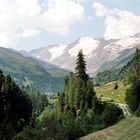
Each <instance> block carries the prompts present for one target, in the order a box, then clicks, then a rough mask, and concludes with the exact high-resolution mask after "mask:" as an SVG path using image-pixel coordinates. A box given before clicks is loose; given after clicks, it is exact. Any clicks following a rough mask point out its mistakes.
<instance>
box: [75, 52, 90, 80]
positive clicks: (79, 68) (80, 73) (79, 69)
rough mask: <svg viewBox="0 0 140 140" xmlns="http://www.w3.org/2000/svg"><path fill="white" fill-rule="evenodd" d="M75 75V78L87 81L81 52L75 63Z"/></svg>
mask: <svg viewBox="0 0 140 140" xmlns="http://www.w3.org/2000/svg"><path fill="white" fill-rule="evenodd" d="M75 74H76V76H77V77H79V78H81V79H83V80H85V81H87V80H88V75H87V74H86V62H85V60H84V55H83V52H82V50H80V51H79V53H78V55H77V62H76V67H75Z"/></svg>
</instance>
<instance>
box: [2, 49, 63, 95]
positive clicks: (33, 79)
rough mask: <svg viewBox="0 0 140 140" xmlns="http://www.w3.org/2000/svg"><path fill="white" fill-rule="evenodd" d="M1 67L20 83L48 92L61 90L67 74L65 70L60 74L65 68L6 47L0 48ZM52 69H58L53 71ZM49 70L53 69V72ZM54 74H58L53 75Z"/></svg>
mask: <svg viewBox="0 0 140 140" xmlns="http://www.w3.org/2000/svg"><path fill="white" fill-rule="evenodd" d="M0 69H2V71H3V72H4V73H5V74H6V75H8V74H10V75H11V76H12V77H13V78H14V79H15V81H16V82H17V83H19V84H20V85H24V86H26V85H30V86H31V87H32V88H34V89H37V90H41V91H46V92H57V91H61V90H62V89H63V82H64V76H65V75H66V72H65V71H64V75H62V74H61V76H59V75H60V74H59V73H63V70H61V69H59V68H57V67H55V66H54V65H53V66H52V65H49V64H47V63H46V62H44V63H43V64H41V62H38V61H37V60H35V59H33V58H31V57H25V56H23V55H21V54H20V53H18V52H16V51H13V50H9V49H6V48H0ZM52 69H55V70H56V71H55V72H53V71H52ZM47 70H48V71H47ZM49 71H51V74H50V73H49ZM57 71H59V72H57ZM52 72H53V73H52ZM53 74H55V75H58V76H57V77H56V76H55V75H54V76H52V75H53Z"/></svg>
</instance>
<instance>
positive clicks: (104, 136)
mask: <svg viewBox="0 0 140 140" xmlns="http://www.w3.org/2000/svg"><path fill="white" fill-rule="evenodd" d="M117 83H118V85H119V88H118V89H117V91H115V95H114V94H113V93H114V90H113V88H114V85H115V82H112V83H109V84H106V85H103V86H100V87H97V88H96V92H97V96H98V97H100V96H101V95H102V96H103V97H101V99H102V100H107V101H110V100H111V99H113V102H114V103H116V102H117V103H123V104H124V103H125V101H124V99H125V91H126V89H127V87H125V86H124V85H123V82H122V81H121V82H119V81H118V82H117ZM80 140H140V117H139V118H136V117H132V118H125V119H123V120H121V121H120V122H118V123H117V124H115V125H113V126H111V127H108V128H106V129H103V130H101V131H97V132H94V133H91V134H89V135H87V136H85V137H82V138H80Z"/></svg>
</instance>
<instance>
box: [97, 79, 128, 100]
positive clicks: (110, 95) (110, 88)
mask: <svg viewBox="0 0 140 140" xmlns="http://www.w3.org/2000/svg"><path fill="white" fill-rule="evenodd" d="M115 83H117V84H118V89H117V90H114V86H115ZM126 89H127V86H124V84H123V81H114V82H111V83H108V84H105V85H102V86H99V87H95V91H96V93H97V97H98V98H100V99H101V100H105V101H109V102H110V101H111V102H114V103H125V101H124V100H125V92H126Z"/></svg>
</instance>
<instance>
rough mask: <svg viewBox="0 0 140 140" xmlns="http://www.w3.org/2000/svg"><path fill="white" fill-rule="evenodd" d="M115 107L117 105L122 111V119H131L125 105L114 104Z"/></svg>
mask: <svg viewBox="0 0 140 140" xmlns="http://www.w3.org/2000/svg"><path fill="white" fill-rule="evenodd" d="M116 105H118V106H119V107H120V108H121V109H122V111H123V114H124V117H126V118H130V117H132V114H131V113H130V112H129V109H128V105H127V104H122V103H116Z"/></svg>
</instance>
